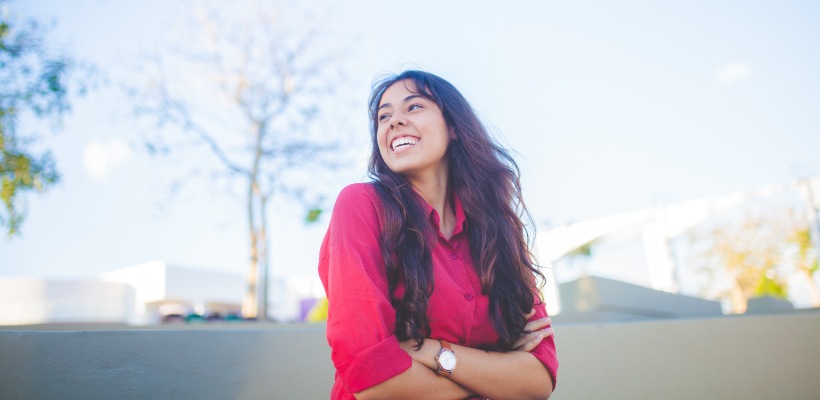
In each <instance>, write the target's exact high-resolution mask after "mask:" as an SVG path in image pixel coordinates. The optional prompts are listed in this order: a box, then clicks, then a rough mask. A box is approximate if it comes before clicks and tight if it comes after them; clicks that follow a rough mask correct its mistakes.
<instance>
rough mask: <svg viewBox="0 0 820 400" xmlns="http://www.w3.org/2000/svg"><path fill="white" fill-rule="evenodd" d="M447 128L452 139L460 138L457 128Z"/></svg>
mask: <svg viewBox="0 0 820 400" xmlns="http://www.w3.org/2000/svg"><path fill="white" fill-rule="evenodd" d="M447 130H448V131H449V132H450V140H456V139H458V137H456V129H455V128H453V127H450V128H448V129H447Z"/></svg>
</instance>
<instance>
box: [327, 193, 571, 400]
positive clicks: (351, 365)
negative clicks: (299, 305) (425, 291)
mask: <svg viewBox="0 0 820 400" xmlns="http://www.w3.org/2000/svg"><path fill="white" fill-rule="evenodd" d="M419 199H420V197H419ZM420 201H421V202H422V203H423V204H425V205H426V207H427V211H428V215H429V217H430V223H431V224H432V225H433V226H434V227H435V229H436V232H439V216H438V213H437V212H436V210H435V209H433V208H432V207H431V206H430V205H429V204H427V203H426V202H424V201H423V200H420ZM381 210H382V205H381V200H380V199H379V196H378V194H376V191H375V189H374V187H373V186H372V185H369V184H362V183H359V184H353V185H350V186H348V187H346V188H345V189H344V190H342V192H341V193H340V194H339V197H338V198H337V199H336V205H335V206H334V207H333V215H332V217H331V220H330V226H329V227H328V230H327V234H326V235H325V238H324V240H323V242H322V247H321V251H320V256H319V276H320V278H321V279H322V284H323V285H324V287H325V293H326V294H327V297H328V307H329V308H328V321H327V340H328V343H329V344H330V347H331V359H332V361H333V364H334V365H335V367H336V381H335V383H334V385H333V390H332V391H331V396H330V397H331V399H353V398H354V397H353V395H352V393H356V392H359V391H361V390H364V389H367V388H369V387H371V386H374V385H376V384H378V383H381V382H383V381H385V380H387V379H390V378H392V377H394V376H396V375H398V374H400V373H402V372H404V371H405V370H407V369H408V368H410V365H411V363H412V360H411V358H410V355H408V354H407V353H406V352H405V351H404V350H402V349H401V348H400V347H399V341H398V339H397V338H396V336H395V335H394V332H395V328H396V312H395V310H394V309H393V307H392V305H391V302H390V299H391V297H398V298H400V297H401V294H402V293H403V292H404V287H403V286H401V285H399V287H397V288H396V290H395V293H392V296H391V293H389V289H388V284H387V270H386V267H385V265H384V260H383V259H382V254H381V250H380V246H381V244H380V240H379V238H380V234H381V230H382V226H384V224H383V220H382V215H381ZM455 213H456V227H455V231H454V232H453V235H452V237H451V238H450V240H447V239H445V238H444V236H442V235H441V233H440V232H439V237H438V243H437V244H436V246H434V247H433V249H432V258H433V279H434V282H435V283H434V290H433V293H432V295H431V296H430V300H429V302H428V306H427V318H428V320H429V323H430V337H431V338H434V339H444V340H447V341H449V342H451V343H458V344H461V345H464V346H469V347H477V346H479V345H491V344H493V343H495V342H496V341H497V340H498V338H499V337H498V333H496V331H495V329H493V327H492V323H491V321H490V315H489V312H488V307H489V298H488V297H487V296H484V295H482V294H481V283H480V282H479V279H478V274H477V273H476V270H475V267H474V264H473V259H472V256H471V255H470V244H469V242H468V239H467V235H466V232H465V229H467V220H466V218H465V216H464V210H463V209H462V207H461V202H460V201H459V200H458V198H456V199H455ZM538 302H539V301H538V298H537V297H536V303H538ZM534 308H535V309H536V313H535V315H534V316H533V317H532V318H531V320H534V319H537V318H542V317H545V316H546V315H547V313H546V308H545V305H544V304H543V303H541V304H535V305H534ZM531 353H532V354H533V355H534V356H535V357H536V358H538V360H539V361H541V363H543V364H544V366H545V367H546V368H547V370H548V371H549V373H550V375H551V376H552V378H553V384H554V382H555V377H556V372H557V369H558V360H557V358H556V356H555V343H554V341H553V338H552V337H551V336H550V337H548V338H547V339H544V340H542V341H541V343H540V344H539V345H538V346H536V348H535V349H533V351H532V352H531Z"/></svg>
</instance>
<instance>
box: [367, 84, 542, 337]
mask: <svg viewBox="0 0 820 400" xmlns="http://www.w3.org/2000/svg"><path fill="white" fill-rule="evenodd" d="M403 81H409V82H412V83H413V84H414V87H415V90H417V91H418V94H419V95H420V96H422V97H425V98H427V99H428V100H430V101H433V102H435V103H436V104H438V106H439V108H440V109H441V112H442V114H443V115H444V120H445V122H446V123H447V127H448V128H450V129H452V130H453V131H454V133H455V138H454V139H453V140H451V141H450V144H449V146H448V148H447V151H446V153H445V155H444V156H445V157H447V161H448V167H449V168H448V171H449V172H448V173H449V176H448V188H449V189H448V190H452V191H453V192H451V193H455V194H457V195H458V197H459V199H460V200H461V203H462V206H463V209H464V214H465V216H466V219H467V225H468V227H467V237H468V240H469V243H470V250H471V253H472V257H473V260H474V262H475V268H476V270H477V273H478V276H479V279H480V282H481V291H482V294H484V295H488V296H489V300H490V320H491V321H492V325H493V328H495V330H496V332H497V333H498V334H499V336H500V338H499V340H498V342H497V343H495V344H494V345H492V346H488V348H493V349H497V350H501V351H508V350H511V349H512V345H513V343H514V342H515V341H516V340H517V339H518V337H519V336H520V334H521V332H522V331H523V329H524V326H525V325H526V317H525V315H526V314H527V313H528V312H529V311H530V310H531V309H532V305H533V303H534V300H535V297H534V296H535V290H534V289H535V285H536V279H535V277H538V278H539V279H540V280H541V281H542V282H543V280H544V276H543V275H542V274H541V273H540V272H539V271H538V269H537V268H536V264H535V262H534V258H533V256H532V254H531V253H530V251H529V246H528V243H527V240H528V238H529V234H528V231H527V228H526V225H525V224H524V223H523V221H522V220H524V219H526V220H527V221H531V218H530V215H529V212H528V211H527V208H526V207H525V205H524V201H523V198H522V195H521V183H520V179H519V176H520V172H519V169H518V165H517V164H516V163H515V160H513V158H512V157H511V156H510V155H509V154H508V152H507V151H506V150H505V149H504V148H502V147H501V146H500V145H498V144H497V143H496V142H495V141H494V140H493V139H492V138H491V137H490V135H489V133H488V132H487V129H486V128H485V127H484V125H483V124H482V123H481V121H480V120H479V118H478V116H477V115H476V113H475V111H473V108H472V107H471V106H470V104H469V103H468V102H467V99H465V98H464V96H463V95H462V94H461V93H460V92H459V91H458V90H457V89H456V88H455V87H454V86H453V85H452V84H450V83H449V82H447V81H446V80H444V79H442V78H440V77H438V76H436V75H433V74H430V73H427V72H422V71H405V72H403V73H401V74H399V75H395V76H391V77H388V78H386V79H384V80H381V81H379V82H376V83H375V84H374V86H373V90H372V92H371V94H370V101H369V112H370V131H371V139H372V152H371V154H370V162H369V165H368V174H369V176H370V178H371V179H372V180H373V184H374V186H375V188H376V192H377V193H378V195H379V197H380V199H381V201H382V204H383V207H384V209H383V216H384V225H385V226H384V228H383V231H382V235H381V252H382V257H383V258H384V262H385V265H386V267H387V277H388V283H389V286H390V292H391V293H393V292H394V290H395V289H396V287H397V285H398V284H399V283H400V282H401V283H404V286H405V293H404V296H403V297H402V298H400V299H399V298H394V299H392V302H393V307H394V308H395V310H396V332H395V333H396V336H397V337H398V339H399V340H400V341H404V340H408V339H413V340H415V341H416V343H417V346H421V342H422V341H423V340H424V338H425V336H427V335H429V334H430V324H429V321H428V320H427V304H428V300H429V298H430V294H431V293H432V291H433V284H434V282H433V270H432V256H431V250H432V247H433V246H435V243H436V242H435V240H436V239H435V238H436V237H437V233H436V232H434V229H433V228H432V227H431V226H430V223H429V221H428V219H427V216H426V215H425V214H424V209H423V208H422V207H421V205H420V204H419V202H418V200H417V198H418V197H417V195H416V194H415V192H414V189H413V188H412V186H411V185H410V184H409V181H408V180H407V178H406V177H404V176H403V175H400V174H397V173H395V172H393V171H392V170H390V168H388V166H387V164H385V162H384V159H382V156H381V154H380V152H379V146H378V143H377V139H376V132H377V129H378V119H377V118H378V108H379V103H380V102H381V98H382V95H383V94H384V92H385V91H386V90H387V88H389V87H390V86H392V85H393V84H395V83H397V82H403ZM408 87H409V86H408ZM539 300H540V299H539Z"/></svg>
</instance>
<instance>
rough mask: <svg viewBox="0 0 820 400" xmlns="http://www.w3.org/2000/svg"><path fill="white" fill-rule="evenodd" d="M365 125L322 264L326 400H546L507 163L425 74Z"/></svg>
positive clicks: (517, 199) (469, 113)
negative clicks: (360, 173)
mask: <svg viewBox="0 0 820 400" xmlns="http://www.w3.org/2000/svg"><path fill="white" fill-rule="evenodd" d="M370 120H371V134H372V153H371V156H370V165H369V174H370V177H371V178H372V180H373V181H372V182H371V183H367V184H353V185H350V186H348V187H346V188H345V189H344V190H342V192H341V193H340V194H339V197H338V199H337V200H336V204H335V206H334V208H333V215H332V217H331V222H330V227H329V228H328V231H327V234H326V236H325V238H324V241H323V243H322V248H321V254H320V261H319V274H320V276H321V279H322V283H323V284H324V287H325V292H326V293H327V297H328V301H329V310H328V322H327V337H328V342H329V343H330V346H331V349H332V355H331V358H332V360H333V363H334V365H335V366H336V381H335V383H334V385H333V390H332V392H331V398H332V399H352V398H357V399H379V398H387V399H404V398H408V399H436V398H441V399H465V398H474V397H475V398H492V399H529V398H535V399H545V398H548V397H549V395H550V394H551V393H552V390H553V388H554V387H555V378H556V372H557V369H558V361H557V359H556V356H555V344H554V341H553V336H552V328H551V327H550V320H549V318H548V317H547V314H546V309H545V305H544V303H543V302H542V301H541V299H540V296H539V294H538V293H539V291H538V289H537V285H536V282H537V281H538V280H541V281H542V280H543V276H542V275H541V274H540V273H539V272H538V270H537V267H536V265H535V263H534V261H533V257H532V255H531V253H530V251H529V247H528V244H527V236H526V235H527V231H526V227H525V225H524V223H523V222H522V217H524V216H526V215H527V211H526V208H525V207H524V203H523V201H522V197H521V188H520V182H519V173H518V167H517V165H516V163H515V161H513V159H512V158H511V157H510V156H509V155H508V154H507V152H506V151H505V150H504V149H503V148H502V147H500V146H499V145H498V144H496V143H495V142H494V141H493V140H492V138H491V137H490V135H489V134H488V132H487V130H486V129H485V128H484V126H483V125H482V124H481V122H480V121H479V119H478V117H477V116H476V114H475V112H474V111H473V109H472V107H470V105H469V103H468V102H467V100H466V99H465V98H464V97H463V96H462V95H461V93H459V91H458V90H457V89H456V88H455V87H453V85H451V84H450V83H448V82H447V81H445V80H443V79H441V78H439V77H437V76H435V75H432V74H430V73H425V72H419V71H407V72H404V73H402V74H400V75H398V76H394V77H391V78H389V79H386V80H384V81H382V82H380V83H378V84H377V85H375V86H374V89H373V92H372V94H371V97H370ZM536 278H538V279H536Z"/></svg>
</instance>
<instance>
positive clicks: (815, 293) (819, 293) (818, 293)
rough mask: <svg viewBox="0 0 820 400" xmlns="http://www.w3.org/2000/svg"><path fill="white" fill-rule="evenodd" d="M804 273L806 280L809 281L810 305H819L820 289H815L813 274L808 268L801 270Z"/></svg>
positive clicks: (815, 283)
mask: <svg viewBox="0 0 820 400" xmlns="http://www.w3.org/2000/svg"><path fill="white" fill-rule="evenodd" d="M803 273H804V274H806V280H807V281H808V282H809V293H810V294H811V305H812V307H820V290H818V289H817V282H815V280H814V274H812V272H811V271H809V270H805V269H804V270H803Z"/></svg>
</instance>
